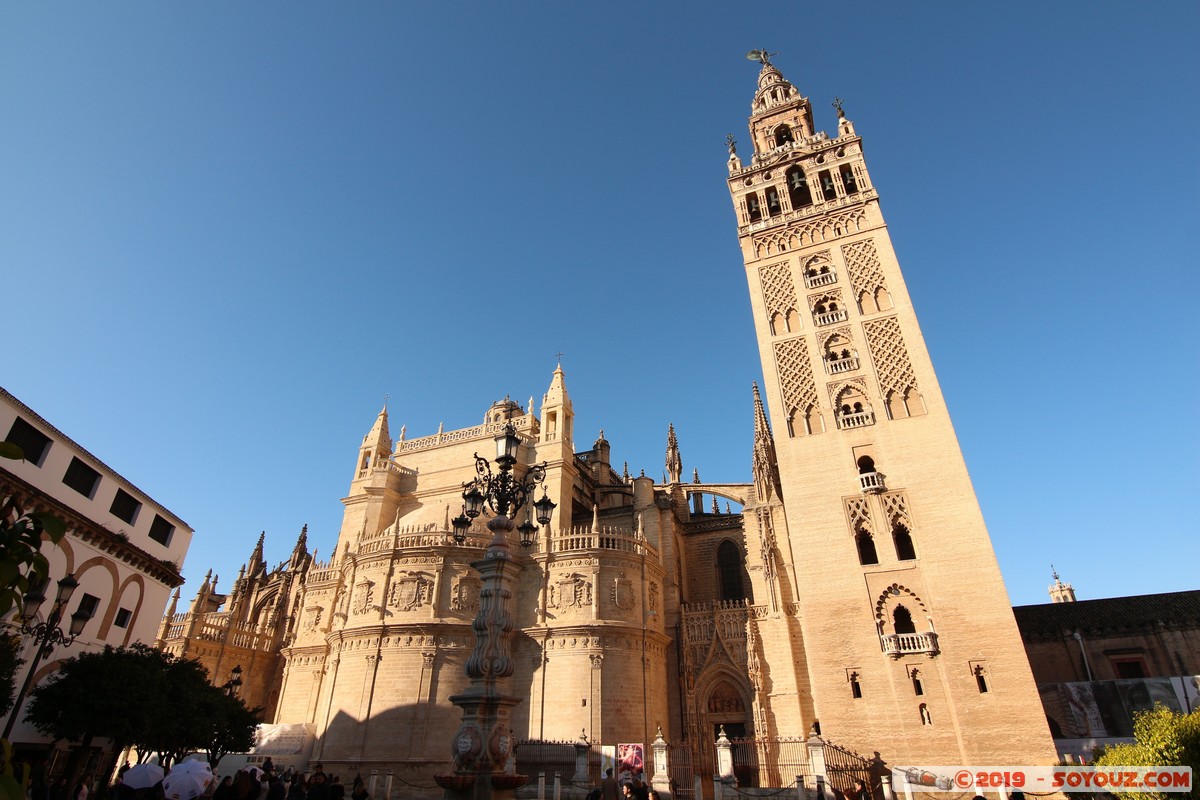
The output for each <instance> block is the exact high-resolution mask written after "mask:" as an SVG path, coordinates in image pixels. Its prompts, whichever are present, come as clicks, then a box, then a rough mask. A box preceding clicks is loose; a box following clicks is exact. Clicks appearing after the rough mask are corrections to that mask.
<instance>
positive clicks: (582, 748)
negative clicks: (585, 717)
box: [571, 730, 592, 786]
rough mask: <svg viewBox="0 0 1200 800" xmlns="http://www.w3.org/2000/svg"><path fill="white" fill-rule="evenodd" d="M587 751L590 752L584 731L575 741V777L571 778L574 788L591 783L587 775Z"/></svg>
mask: <svg viewBox="0 0 1200 800" xmlns="http://www.w3.org/2000/svg"><path fill="white" fill-rule="evenodd" d="M589 750H591V745H590V744H588V740H587V731H586V730H585V731H583V732H582V733H580V734H579V738H578V739H577V740H576V741H575V775H574V777H572V778H571V782H572V783H574V784H575V785H576V786H587V785H589V784H590V783H591V782H592V776H591V775H589V774H588V751H589Z"/></svg>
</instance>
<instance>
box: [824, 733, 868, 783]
mask: <svg viewBox="0 0 1200 800" xmlns="http://www.w3.org/2000/svg"><path fill="white" fill-rule="evenodd" d="M825 777H826V779H827V780H828V781H829V785H830V786H831V787H833V788H835V789H841V790H842V791H843V792H847V791H850V789H851V787H852V786H853V784H854V781H856V780H860V781H862V782H863V783H865V784H866V785H867V786H871V785H872V783H873V780H872V776H871V761H870V760H869V759H866V758H864V757H862V756H860V755H859V754H858V753H855V752H854V751H852V750H847V749H846V748H844V747H838V746H837V745H836V744H833V743H831V742H826V743H825Z"/></svg>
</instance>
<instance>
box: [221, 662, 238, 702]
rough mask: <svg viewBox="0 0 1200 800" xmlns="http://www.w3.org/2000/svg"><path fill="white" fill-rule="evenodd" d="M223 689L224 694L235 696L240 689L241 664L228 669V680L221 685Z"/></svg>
mask: <svg viewBox="0 0 1200 800" xmlns="http://www.w3.org/2000/svg"><path fill="white" fill-rule="evenodd" d="M221 688H222V689H224V690H225V694H227V695H229V696H230V697H237V696H238V694H239V693H240V692H241V690H242V665H241V664H238V665H237V666H236V667H234V668H233V669H231V670H230V671H229V680H228V681H226V682H225V685H224V686H222V687H221Z"/></svg>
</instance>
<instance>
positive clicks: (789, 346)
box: [775, 339, 817, 412]
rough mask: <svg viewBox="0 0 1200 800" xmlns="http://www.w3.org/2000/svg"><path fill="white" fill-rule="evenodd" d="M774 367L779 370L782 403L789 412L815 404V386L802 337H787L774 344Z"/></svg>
mask: <svg viewBox="0 0 1200 800" xmlns="http://www.w3.org/2000/svg"><path fill="white" fill-rule="evenodd" d="M775 368H776V369H777V370H778V371H779V387H780V390H781V391H782V393H783V405H784V407H785V408H786V409H788V411H789V412H790V411H796V410H803V409H806V408H808V407H809V406H816V405H817V387H816V384H815V383H814V382H813V373H812V364H811V363H810V362H809V360H808V343H807V342H806V341H804V339H788V340H787V341H783V342H780V343H779V344H777V345H775Z"/></svg>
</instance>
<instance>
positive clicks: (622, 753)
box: [617, 742, 646, 781]
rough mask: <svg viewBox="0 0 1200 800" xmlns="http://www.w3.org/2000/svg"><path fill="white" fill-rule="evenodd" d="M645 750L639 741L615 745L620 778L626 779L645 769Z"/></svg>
mask: <svg viewBox="0 0 1200 800" xmlns="http://www.w3.org/2000/svg"><path fill="white" fill-rule="evenodd" d="M645 756H646V752H645V747H644V745H642V743H641V742H638V743H637V744H618V745H617V772H618V773H620V780H622V781H627V780H633V778H635V777H638V776H640V775H641V774H642V773H643V772H645V771H646V757H645Z"/></svg>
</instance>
